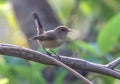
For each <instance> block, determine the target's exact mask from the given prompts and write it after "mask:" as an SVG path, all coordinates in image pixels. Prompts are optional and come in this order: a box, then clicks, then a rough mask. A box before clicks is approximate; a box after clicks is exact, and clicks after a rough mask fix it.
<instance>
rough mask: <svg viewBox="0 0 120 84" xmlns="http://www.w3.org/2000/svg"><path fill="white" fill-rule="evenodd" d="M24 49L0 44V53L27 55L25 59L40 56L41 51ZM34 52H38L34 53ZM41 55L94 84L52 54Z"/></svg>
mask: <svg viewBox="0 0 120 84" xmlns="http://www.w3.org/2000/svg"><path fill="white" fill-rule="evenodd" d="M24 49H25V48H23V47H20V46H15V45H9V44H0V53H1V54H5V55H13V56H16V57H19V56H20V58H23V57H25V59H26V56H28V57H27V58H28V59H29V57H30V58H33V57H34V56H35V58H37V59H38V58H40V56H39V52H37V51H31V50H30V49H25V51H24ZM34 52H35V53H36V54H34ZM21 55H23V56H21ZM41 57H42V58H43V60H44V59H46V60H49V61H50V62H52V63H55V64H57V65H58V66H62V67H64V68H65V69H67V70H68V71H70V72H71V73H73V74H74V75H75V76H76V77H78V78H79V79H80V80H82V81H83V82H84V83H85V84H93V83H92V82H91V81H89V80H88V79H86V78H85V77H83V76H82V75H81V74H79V73H78V72H77V71H75V70H74V69H72V68H70V67H69V66H67V65H65V64H64V63H62V62H60V61H58V60H57V59H55V58H53V57H51V56H48V55H44V54H41Z"/></svg>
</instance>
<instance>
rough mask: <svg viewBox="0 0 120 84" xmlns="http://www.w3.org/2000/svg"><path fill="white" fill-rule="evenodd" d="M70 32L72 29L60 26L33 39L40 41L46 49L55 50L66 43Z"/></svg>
mask: <svg viewBox="0 0 120 84" xmlns="http://www.w3.org/2000/svg"><path fill="white" fill-rule="evenodd" d="M70 31H71V29H69V28H68V27H66V26H58V27H56V28H55V29H53V30H48V31H46V32H44V33H42V34H40V35H36V36H33V37H32V38H31V39H32V40H38V42H39V44H40V45H41V46H43V47H44V48H48V49H54V48H57V47H59V46H60V45H62V44H63V43H64V41H65V38H66V36H67V34H68V32H70Z"/></svg>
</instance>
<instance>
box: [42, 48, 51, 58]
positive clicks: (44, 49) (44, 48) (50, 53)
mask: <svg viewBox="0 0 120 84" xmlns="http://www.w3.org/2000/svg"><path fill="white" fill-rule="evenodd" d="M42 48H43V50H44V51H45V52H46V53H47V54H48V55H50V56H51V53H50V52H48V51H47V50H46V49H45V48H44V47H42Z"/></svg>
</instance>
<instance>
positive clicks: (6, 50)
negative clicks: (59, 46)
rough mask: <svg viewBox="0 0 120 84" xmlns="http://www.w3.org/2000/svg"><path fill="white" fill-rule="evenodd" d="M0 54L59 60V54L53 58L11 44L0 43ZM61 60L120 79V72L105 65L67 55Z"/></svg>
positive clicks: (50, 61)
mask: <svg viewBox="0 0 120 84" xmlns="http://www.w3.org/2000/svg"><path fill="white" fill-rule="evenodd" d="M0 54H3V55H9V56H14V57H19V58H23V59H26V60H31V61H35V62H39V63H43V64H48V65H58V66H59V64H56V62H55V61H54V60H55V59H57V60H59V58H58V57H57V56H53V57H54V58H55V59H54V60H53V59H51V58H52V57H50V56H47V55H45V54H42V53H40V52H38V51H35V50H31V49H28V48H23V47H20V46H15V45H9V44H0ZM60 58H61V59H60V60H59V61H61V62H62V63H64V64H66V65H68V66H69V67H71V68H74V69H78V70H86V71H91V72H95V73H99V74H104V75H107V76H111V77H114V78H117V79H120V73H119V72H117V71H115V70H112V69H110V68H108V67H106V66H105V65H100V64H95V63H91V62H88V61H85V60H83V59H79V58H73V57H67V56H60Z"/></svg>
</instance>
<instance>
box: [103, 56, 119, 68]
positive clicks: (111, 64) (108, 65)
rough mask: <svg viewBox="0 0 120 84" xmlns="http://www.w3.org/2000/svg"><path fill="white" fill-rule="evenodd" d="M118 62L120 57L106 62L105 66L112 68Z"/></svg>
mask: <svg viewBox="0 0 120 84" xmlns="http://www.w3.org/2000/svg"><path fill="white" fill-rule="evenodd" d="M118 64H120V58H118V59H116V60H114V61H112V62H110V63H108V64H107V65H105V66H106V67H108V68H110V69H114V68H115V67H116V66H117V65H118Z"/></svg>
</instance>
